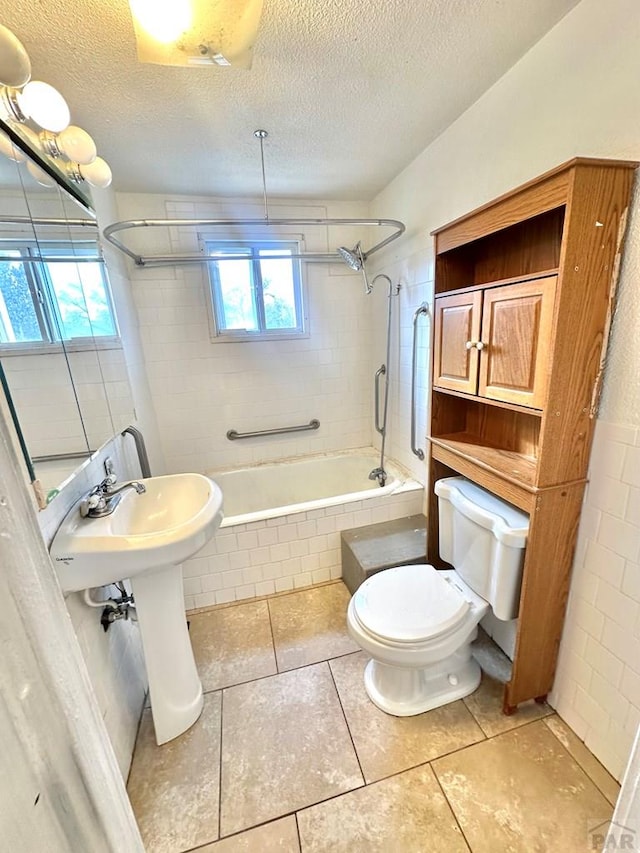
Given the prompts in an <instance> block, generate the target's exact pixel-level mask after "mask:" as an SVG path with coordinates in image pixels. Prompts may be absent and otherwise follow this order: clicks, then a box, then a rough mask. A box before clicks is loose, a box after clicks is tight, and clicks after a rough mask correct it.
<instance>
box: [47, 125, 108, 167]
mask: <svg viewBox="0 0 640 853" xmlns="http://www.w3.org/2000/svg"><path fill="white" fill-rule="evenodd" d="M56 145H57V146H58V148H59V149H60V151H61V152H62V153H63V154H64V156H65V157H66V158H67V160H71V162H72V163H80V164H81V165H84V166H86V165H88V164H89V163H93V161H94V160H95V159H96V154H97V153H98V152H97V150H96V144H95V142H94V141H93V139H92V138H91V137H90V136H89V134H88V133H87V131H86V130H83V129H82V128H81V127H76V126H75V125H73V124H70V125H69V127H67V128H65V129H64V130H63V131H62V132H61V133H59V134H58V136H57V137H56Z"/></svg>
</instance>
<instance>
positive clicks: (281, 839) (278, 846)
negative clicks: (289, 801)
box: [195, 815, 300, 853]
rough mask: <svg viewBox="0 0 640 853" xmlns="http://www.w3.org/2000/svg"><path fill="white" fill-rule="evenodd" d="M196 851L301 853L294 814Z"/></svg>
mask: <svg viewBox="0 0 640 853" xmlns="http://www.w3.org/2000/svg"><path fill="white" fill-rule="evenodd" d="M195 853H300V844H299V843H298V829H297V827H296V819H295V817H293V815H290V816H289V817H283V818H281V819H280V820H274V821H273V823H265V824H264V825H263V826H257V827H256V828H255V829H248V830H247V831H246V832H241V833H240V835H232V836H231V838H223V839H222V841H216V843H215V844H207V846H206V847H200V848H199V849H198V850H197V851H195Z"/></svg>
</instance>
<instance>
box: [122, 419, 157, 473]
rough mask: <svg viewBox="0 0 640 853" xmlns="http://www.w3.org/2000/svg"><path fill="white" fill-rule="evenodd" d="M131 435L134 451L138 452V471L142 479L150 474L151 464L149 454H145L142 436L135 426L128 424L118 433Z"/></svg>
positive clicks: (145, 448) (145, 449) (145, 447)
mask: <svg viewBox="0 0 640 853" xmlns="http://www.w3.org/2000/svg"><path fill="white" fill-rule="evenodd" d="M127 434H128V435H130V436H133V440H134V441H135V443H136V452H137V454H138V462H139V463H140V473H141V474H142V477H143V479H144V478H147V477H150V476H151V466H150V465H149V456H148V455H147V446H146V444H145V443H144V436H143V435H142V433H141V432H140V430H139V429H138V428H137V427H134V426H128V427H127V428H126V429H123V430H122V432H121V433H120V435H127Z"/></svg>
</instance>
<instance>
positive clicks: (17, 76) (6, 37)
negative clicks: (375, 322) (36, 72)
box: [0, 24, 31, 88]
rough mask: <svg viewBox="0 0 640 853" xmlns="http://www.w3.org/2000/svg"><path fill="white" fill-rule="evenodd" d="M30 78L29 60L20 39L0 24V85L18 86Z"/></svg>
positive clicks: (23, 84)
mask: <svg viewBox="0 0 640 853" xmlns="http://www.w3.org/2000/svg"><path fill="white" fill-rule="evenodd" d="M29 80H31V62H30V60H29V54H28V53H27V51H26V50H25V49H24V45H23V44H22V42H21V41H20V39H19V38H18V37H17V36H16V35H15V34H14V33H12V32H11V30H8V29H7V28H6V27H3V26H2V24H0V86H12V87H17V88H20V87H22V86H26V84H27V83H28V82H29Z"/></svg>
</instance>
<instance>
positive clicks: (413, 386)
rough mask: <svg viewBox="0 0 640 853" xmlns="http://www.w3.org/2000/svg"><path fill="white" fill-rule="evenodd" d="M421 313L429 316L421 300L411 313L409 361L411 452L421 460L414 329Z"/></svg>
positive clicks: (416, 353)
mask: <svg viewBox="0 0 640 853" xmlns="http://www.w3.org/2000/svg"><path fill="white" fill-rule="evenodd" d="M421 314H426V315H427V316H429V305H428V303H427V302H423V303H422V305H421V306H420V307H419V308H417V309H416V312H415V314H414V315H413V346H412V361H411V452H412V453H413V454H414V455H415V456H417V457H418V459H420V460H423V459H424V450H421V449H420V448H419V447H416V372H417V363H416V362H417V360H418V340H417V338H418V336H417V334H416V329H417V325H418V318H419V317H420V315H421Z"/></svg>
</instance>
